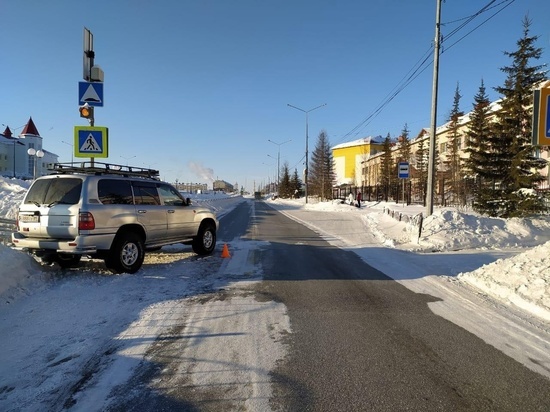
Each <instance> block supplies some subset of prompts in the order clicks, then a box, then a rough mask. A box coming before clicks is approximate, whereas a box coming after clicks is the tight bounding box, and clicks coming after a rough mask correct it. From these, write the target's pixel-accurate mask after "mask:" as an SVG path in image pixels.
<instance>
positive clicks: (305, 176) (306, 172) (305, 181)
mask: <svg viewBox="0 0 550 412" xmlns="http://www.w3.org/2000/svg"><path fill="white" fill-rule="evenodd" d="M326 105H327V104H326V103H323V104H321V105H319V106H317V107H314V108H313V109H309V110H304V109H300V108H299V107H296V106H293V105H291V104H287V106H289V107H292V108H294V109H296V110H299V111H301V112H304V113H305V114H306V170H305V172H304V183H305V186H306V192H305V195H306V203H307V187H308V181H307V175H308V141H309V136H308V114H309V112H312V111H314V110H316V109H318V108H320V107H323V106H326Z"/></svg>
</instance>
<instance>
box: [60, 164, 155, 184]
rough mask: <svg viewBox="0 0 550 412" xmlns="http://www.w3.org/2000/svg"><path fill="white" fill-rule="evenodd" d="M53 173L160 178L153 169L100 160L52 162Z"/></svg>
mask: <svg viewBox="0 0 550 412" xmlns="http://www.w3.org/2000/svg"><path fill="white" fill-rule="evenodd" d="M49 170H52V171H53V172H54V173H60V174H64V173H85V174H93V175H103V174H110V175H122V176H127V177H130V176H132V177H146V178H150V179H156V180H160V178H159V175H160V173H159V171H158V170H154V169H146V168H143V167H136V166H124V165H117V164H111V163H101V162H95V161H94V162H91V161H88V162H71V163H54V164H53V165H52V167H50V168H49Z"/></svg>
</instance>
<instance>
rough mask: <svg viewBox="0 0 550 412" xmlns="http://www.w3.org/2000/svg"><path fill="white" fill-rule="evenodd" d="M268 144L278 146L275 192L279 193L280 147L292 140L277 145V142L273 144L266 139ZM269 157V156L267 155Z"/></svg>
mask: <svg viewBox="0 0 550 412" xmlns="http://www.w3.org/2000/svg"><path fill="white" fill-rule="evenodd" d="M267 141H268V142H271V143H273V144H275V145H277V146H278V148H277V191H279V185H280V184H281V179H280V177H279V172H280V170H281V165H280V160H281V146H282V145H284V144H285V143H288V142H291V141H292V139H290V140H287V141H286V142H283V143H277V142H274V141H273V140H271V139H267ZM268 156H269V155H268Z"/></svg>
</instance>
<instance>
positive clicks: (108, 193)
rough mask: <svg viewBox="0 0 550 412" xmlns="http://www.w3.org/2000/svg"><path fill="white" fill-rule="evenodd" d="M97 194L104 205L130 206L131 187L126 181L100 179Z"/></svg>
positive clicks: (131, 201) (131, 198)
mask: <svg viewBox="0 0 550 412" xmlns="http://www.w3.org/2000/svg"><path fill="white" fill-rule="evenodd" d="M97 194H98V196H99V200H100V201H101V203H103V204H104V205H132V204H133V203H134V200H133V197H132V187H131V185H130V182H129V181H127V180H116V179H101V180H100V181H99V182H98V183H97Z"/></svg>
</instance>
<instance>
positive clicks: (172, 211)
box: [168, 209, 176, 213]
mask: <svg viewBox="0 0 550 412" xmlns="http://www.w3.org/2000/svg"><path fill="white" fill-rule="evenodd" d="M175 212H176V211H175V210H174V209H169V210H168V213H175Z"/></svg>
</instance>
